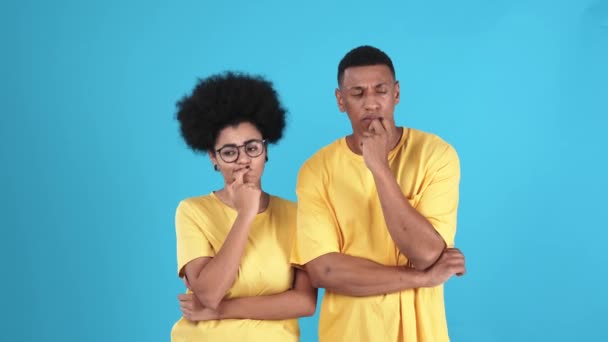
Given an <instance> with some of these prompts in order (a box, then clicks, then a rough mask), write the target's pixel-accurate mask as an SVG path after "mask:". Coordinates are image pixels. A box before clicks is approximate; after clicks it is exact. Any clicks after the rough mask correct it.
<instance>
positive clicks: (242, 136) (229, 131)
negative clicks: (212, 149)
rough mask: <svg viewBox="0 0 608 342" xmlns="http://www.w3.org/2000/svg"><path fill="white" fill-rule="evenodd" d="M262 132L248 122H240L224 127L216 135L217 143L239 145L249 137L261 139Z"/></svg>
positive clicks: (249, 138)
mask: <svg viewBox="0 0 608 342" xmlns="http://www.w3.org/2000/svg"><path fill="white" fill-rule="evenodd" d="M261 138H262V133H260V131H258V129H257V128H256V127H255V126H254V125H253V124H251V123H249V122H242V123H240V124H238V125H236V126H227V127H224V128H223V129H222V130H221V131H220V133H219V134H218V136H217V141H216V144H217V145H220V146H221V145H227V144H235V145H241V144H243V143H245V142H246V141H248V140H251V139H261Z"/></svg>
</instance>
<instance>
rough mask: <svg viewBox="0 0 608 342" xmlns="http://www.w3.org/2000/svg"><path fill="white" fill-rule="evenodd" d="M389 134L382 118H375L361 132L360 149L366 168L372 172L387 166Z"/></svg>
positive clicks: (389, 149)
mask: <svg viewBox="0 0 608 342" xmlns="http://www.w3.org/2000/svg"><path fill="white" fill-rule="evenodd" d="M390 142H391V136H390V132H389V131H388V130H387V129H386V127H385V124H384V122H383V120H382V119H375V120H372V122H371V123H370V125H369V128H368V131H367V132H365V133H363V139H362V140H361V151H362V152H363V160H364V161H365V165H367V168H368V169H369V170H370V171H372V172H374V171H376V170H378V169H379V168H381V167H388V154H389V152H390V151H391V146H390Z"/></svg>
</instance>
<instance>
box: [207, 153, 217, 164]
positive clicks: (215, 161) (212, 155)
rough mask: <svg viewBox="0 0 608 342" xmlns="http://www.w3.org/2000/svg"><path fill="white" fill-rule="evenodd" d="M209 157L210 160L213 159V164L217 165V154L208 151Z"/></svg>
mask: <svg viewBox="0 0 608 342" xmlns="http://www.w3.org/2000/svg"><path fill="white" fill-rule="evenodd" d="M207 155H208V156H209V159H211V163H213V165H217V158H216V157H215V152H213V151H207Z"/></svg>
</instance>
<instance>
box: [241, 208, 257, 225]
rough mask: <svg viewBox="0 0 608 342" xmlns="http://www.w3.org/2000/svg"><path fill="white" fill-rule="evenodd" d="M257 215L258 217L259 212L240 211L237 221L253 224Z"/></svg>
mask: <svg viewBox="0 0 608 342" xmlns="http://www.w3.org/2000/svg"><path fill="white" fill-rule="evenodd" d="M255 215H257V212H255V211H253V210H239V211H237V214H236V219H237V220H241V221H243V222H245V223H251V222H253V219H254V218H255Z"/></svg>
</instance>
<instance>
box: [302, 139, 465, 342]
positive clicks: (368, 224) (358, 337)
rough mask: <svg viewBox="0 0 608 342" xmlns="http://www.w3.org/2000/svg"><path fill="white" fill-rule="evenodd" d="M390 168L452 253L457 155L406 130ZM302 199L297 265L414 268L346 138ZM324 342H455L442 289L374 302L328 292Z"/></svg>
mask: <svg viewBox="0 0 608 342" xmlns="http://www.w3.org/2000/svg"><path fill="white" fill-rule="evenodd" d="M389 163H390V168H391V170H392V171H393V175H395V177H396V179H397V182H398V183H399V185H400V186H401V189H402V191H403V194H404V195H405V196H406V197H407V198H408V200H409V202H410V203H411V204H412V206H413V207H414V208H416V209H417V210H418V212H420V213H421V214H422V215H424V216H425V217H426V218H427V219H428V220H429V221H430V222H431V223H432V224H433V226H434V227H435V229H436V230H437V231H438V232H439V234H440V235H441V236H442V237H443V239H444V240H445V242H446V244H447V245H448V246H452V245H453V244H454V235H455V234H456V212H457V208H458V187H459V182H460V165H459V160H458V156H457V154H456V151H455V150H454V149H453V148H452V147H451V146H450V145H449V144H447V143H446V142H444V141H443V140H441V139H440V138H439V137H437V136H435V135H432V134H428V133H424V132H421V131H418V130H414V129H407V128H404V129H403V136H402V137H401V140H400V142H399V144H398V145H397V146H396V147H395V148H394V149H393V150H392V151H391V152H390V154H389ZM296 191H297V195H298V216H297V221H298V222H297V234H296V243H295V247H294V250H293V252H292V255H291V262H292V263H294V264H296V265H304V264H306V263H307V262H309V261H311V260H313V259H315V258H317V257H319V256H321V255H324V254H327V253H332V252H339V253H343V254H347V255H352V256H357V257H362V258H366V259H369V260H373V261H375V262H377V263H380V264H383V265H387V266H388V265H390V266H395V265H402V266H403V265H407V264H408V260H407V258H406V257H405V256H404V255H402V254H401V253H400V252H399V250H398V249H397V247H396V245H395V243H394V242H393V240H392V238H391V236H390V234H389V232H388V228H387V226H386V223H385V221H384V216H383V214H382V208H381V206H380V200H379V198H378V193H377V190H376V185H375V183H374V179H373V176H372V174H371V172H370V171H369V169H368V168H367V167H366V165H365V162H364V160H363V157H362V156H360V155H357V154H355V153H353V152H352V151H351V150H350V149H349V148H348V145H347V144H346V140H345V138H341V139H339V140H337V141H335V142H333V143H332V144H330V145H328V146H326V147H324V148H322V149H321V150H319V151H318V152H317V153H316V154H315V155H313V156H312V157H311V158H310V159H309V160H307V161H306V163H305V164H304V165H303V166H302V168H301V170H300V173H299V175H298V184H297V189H296ZM319 340H320V341H322V342H336V341H348V342H354V341H365V342H368V341H406V342H412V341H429V342H442V341H449V337H448V331H447V324H446V319H445V308H444V303H443V287H442V286H438V287H435V288H420V289H412V290H405V291H401V292H397V293H391V294H386V295H379V296H369V297H350V296H344V295H340V294H337V293H333V292H331V291H326V292H325V295H324V298H323V302H322V305H321V316H320V319H319Z"/></svg>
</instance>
